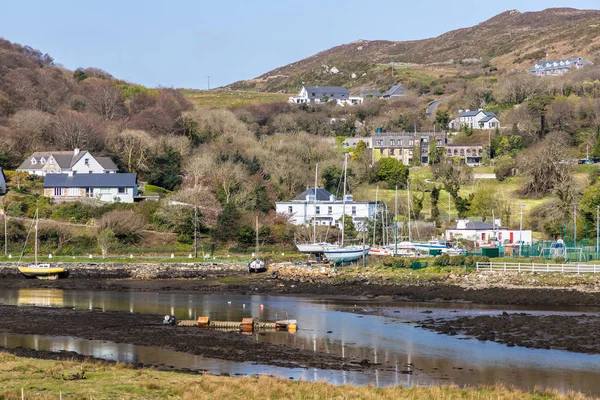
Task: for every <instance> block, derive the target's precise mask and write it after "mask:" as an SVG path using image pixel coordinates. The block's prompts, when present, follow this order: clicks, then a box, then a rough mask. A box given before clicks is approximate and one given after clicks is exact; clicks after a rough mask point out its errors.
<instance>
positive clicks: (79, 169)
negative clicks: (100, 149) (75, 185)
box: [71, 151, 105, 174]
mask: <svg viewBox="0 0 600 400" xmlns="http://www.w3.org/2000/svg"><path fill="white" fill-rule="evenodd" d="M86 159H87V160H89V165H85V160H86ZM71 170H72V171H73V172H76V173H78V174H89V173H90V171H91V172H92V174H103V173H104V171H105V169H104V167H103V166H102V165H100V163H99V162H98V161H96V159H95V158H94V157H92V155H91V154H90V153H88V152H87V151H86V153H85V154H84V156H83V157H81V158H80V159H79V161H77V162H76V163H75V165H73V167H72V168H71Z"/></svg>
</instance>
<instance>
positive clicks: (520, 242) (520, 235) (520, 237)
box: [519, 204, 525, 257]
mask: <svg viewBox="0 0 600 400" xmlns="http://www.w3.org/2000/svg"><path fill="white" fill-rule="evenodd" d="M524 207H525V204H519V213H520V222H519V257H521V254H522V253H521V249H522V248H523V208H524Z"/></svg>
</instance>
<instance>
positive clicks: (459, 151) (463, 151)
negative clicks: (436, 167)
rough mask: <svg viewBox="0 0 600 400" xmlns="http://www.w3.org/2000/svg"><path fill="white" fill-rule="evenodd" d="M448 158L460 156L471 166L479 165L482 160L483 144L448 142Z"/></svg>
mask: <svg viewBox="0 0 600 400" xmlns="http://www.w3.org/2000/svg"><path fill="white" fill-rule="evenodd" d="M446 156H447V157H448V158H460V159H462V160H463V161H464V163H465V164H467V165H470V166H472V167H474V166H477V165H481V162H482V160H483V145H481V144H469V145H467V144H465V145H463V144H448V145H446Z"/></svg>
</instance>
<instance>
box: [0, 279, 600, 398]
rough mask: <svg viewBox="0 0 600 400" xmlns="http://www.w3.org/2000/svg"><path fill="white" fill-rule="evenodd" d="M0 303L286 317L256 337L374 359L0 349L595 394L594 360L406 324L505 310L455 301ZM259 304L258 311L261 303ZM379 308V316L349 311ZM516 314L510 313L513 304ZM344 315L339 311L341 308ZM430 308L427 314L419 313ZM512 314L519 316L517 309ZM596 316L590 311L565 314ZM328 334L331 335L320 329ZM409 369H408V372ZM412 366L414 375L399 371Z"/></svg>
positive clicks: (304, 375)
mask: <svg viewBox="0 0 600 400" xmlns="http://www.w3.org/2000/svg"><path fill="white" fill-rule="evenodd" d="M0 304H9V305H21V306H27V305H36V306H48V307H73V308H76V309H90V310H92V309H94V310H104V311H124V312H137V313H153V314H173V315H176V316H177V317H178V318H185V319H188V318H190V319H191V318H194V319H195V318H197V317H198V316H202V315H208V316H210V317H211V318H212V319H216V320H241V318H243V317H254V318H260V319H263V320H274V319H281V318H288V317H289V318H295V319H298V321H299V330H298V331H297V332H296V333H288V332H267V333H266V335H255V336H253V337H254V339H255V340H258V341H267V342H271V343H281V344H288V345H291V346H294V347H297V348H300V349H308V350H313V351H320V352H326V353H333V354H339V355H342V356H343V357H353V358H357V359H359V360H361V359H368V360H370V361H372V362H376V363H382V364H383V366H382V369H381V370H379V371H369V372H344V371H326V370H315V369H304V368H297V369H288V368H278V367H271V366H264V365H255V364H251V363H235V362H229V361H221V360H214V359H207V358H203V357H199V356H194V355H189V354H183V353H177V352H173V351H168V350H163V349H157V348H151V347H143V346H133V345H128V344H119V343H110V342H104V341H91V340H83V339H79V338H72V337H46V336H39V335H14V334H3V333H0V345H3V346H7V347H16V346H23V347H29V348H34V349H42V350H54V351H58V350H67V351H75V352H77V353H80V354H84V355H90V356H95V357H98V358H104V359H110V360H120V361H127V362H142V363H157V364H165V365H171V366H174V367H178V368H191V369H202V370H208V371H210V372H213V373H223V372H227V373H229V374H231V375H234V374H261V373H264V374H272V375H276V376H281V377H286V378H287V377H294V378H295V379H304V380H326V381H328V382H331V383H333V384H345V383H347V384H357V385H363V384H373V385H377V386H387V385H395V384H402V385H414V384H419V385H432V384H440V383H444V384H445V383H455V384H458V385H464V384H467V385H476V384H495V383H504V384H508V385H514V386H517V387H521V388H524V389H532V388H533V387H536V386H538V387H544V388H552V389H558V390H561V391H568V390H576V391H580V392H583V393H587V394H592V395H596V396H598V395H600V355H585V354H577V353H570V352H566V351H555V350H532V349H525V348H519V347H512V348H509V347H506V346H503V345H500V344H497V343H492V342H479V341H477V340H464V339H461V338H460V337H456V336H445V335H439V334H437V333H434V332H429V331H426V330H423V329H420V328H416V327H415V324H412V323H407V322H409V321H417V320H420V319H424V318H427V317H433V318H438V317H449V316H453V317H458V316H463V315H482V314H498V313H500V312H501V311H504V310H509V311H510V310H511V308H507V307H504V308H501V309H500V308H497V309H493V308H487V307H481V306H476V305H460V304H422V303H418V304H416V303H391V304H390V303H384V304H379V303H376V302H360V303H355V302H354V301H350V302H348V301H345V302H341V301H318V300H311V299H307V298H295V297H282V296H259V295H249V296H234V295H195V294H189V295H188V294H155V293H135V292H133V293H130V292H103V291H68V290H60V289H14V290H3V291H2V292H0ZM261 304H262V305H263V307H261ZM372 309H378V310H380V311H382V312H383V314H384V315H385V316H375V315H358V314H355V313H353V312H351V311H352V310H355V311H370V310H372ZM512 309H513V310H517V308H512ZM341 310H344V311H341ZM424 310H431V311H432V313H431V314H423V311H424ZM518 310H523V309H522V308H518ZM571 311H572V312H577V313H581V312H588V313H594V314H596V313H598V310H594V309H587V310H582V309H578V310H571ZM527 312H530V313H540V314H549V313H565V312H568V311H565V310H559V309H551V308H550V309H536V310H527ZM328 331H331V333H327V332H328ZM409 364H411V365H412V366H409V367H407V365H409ZM406 370H412V371H413V374H412V375H411V374H406V373H403V371H404V372H405V371H406Z"/></svg>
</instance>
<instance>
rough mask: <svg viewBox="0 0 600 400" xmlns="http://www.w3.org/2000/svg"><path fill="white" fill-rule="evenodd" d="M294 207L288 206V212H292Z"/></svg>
mask: <svg viewBox="0 0 600 400" xmlns="http://www.w3.org/2000/svg"><path fill="white" fill-rule="evenodd" d="M293 212H294V209H293V208H292V206H289V207H288V214H293Z"/></svg>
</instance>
